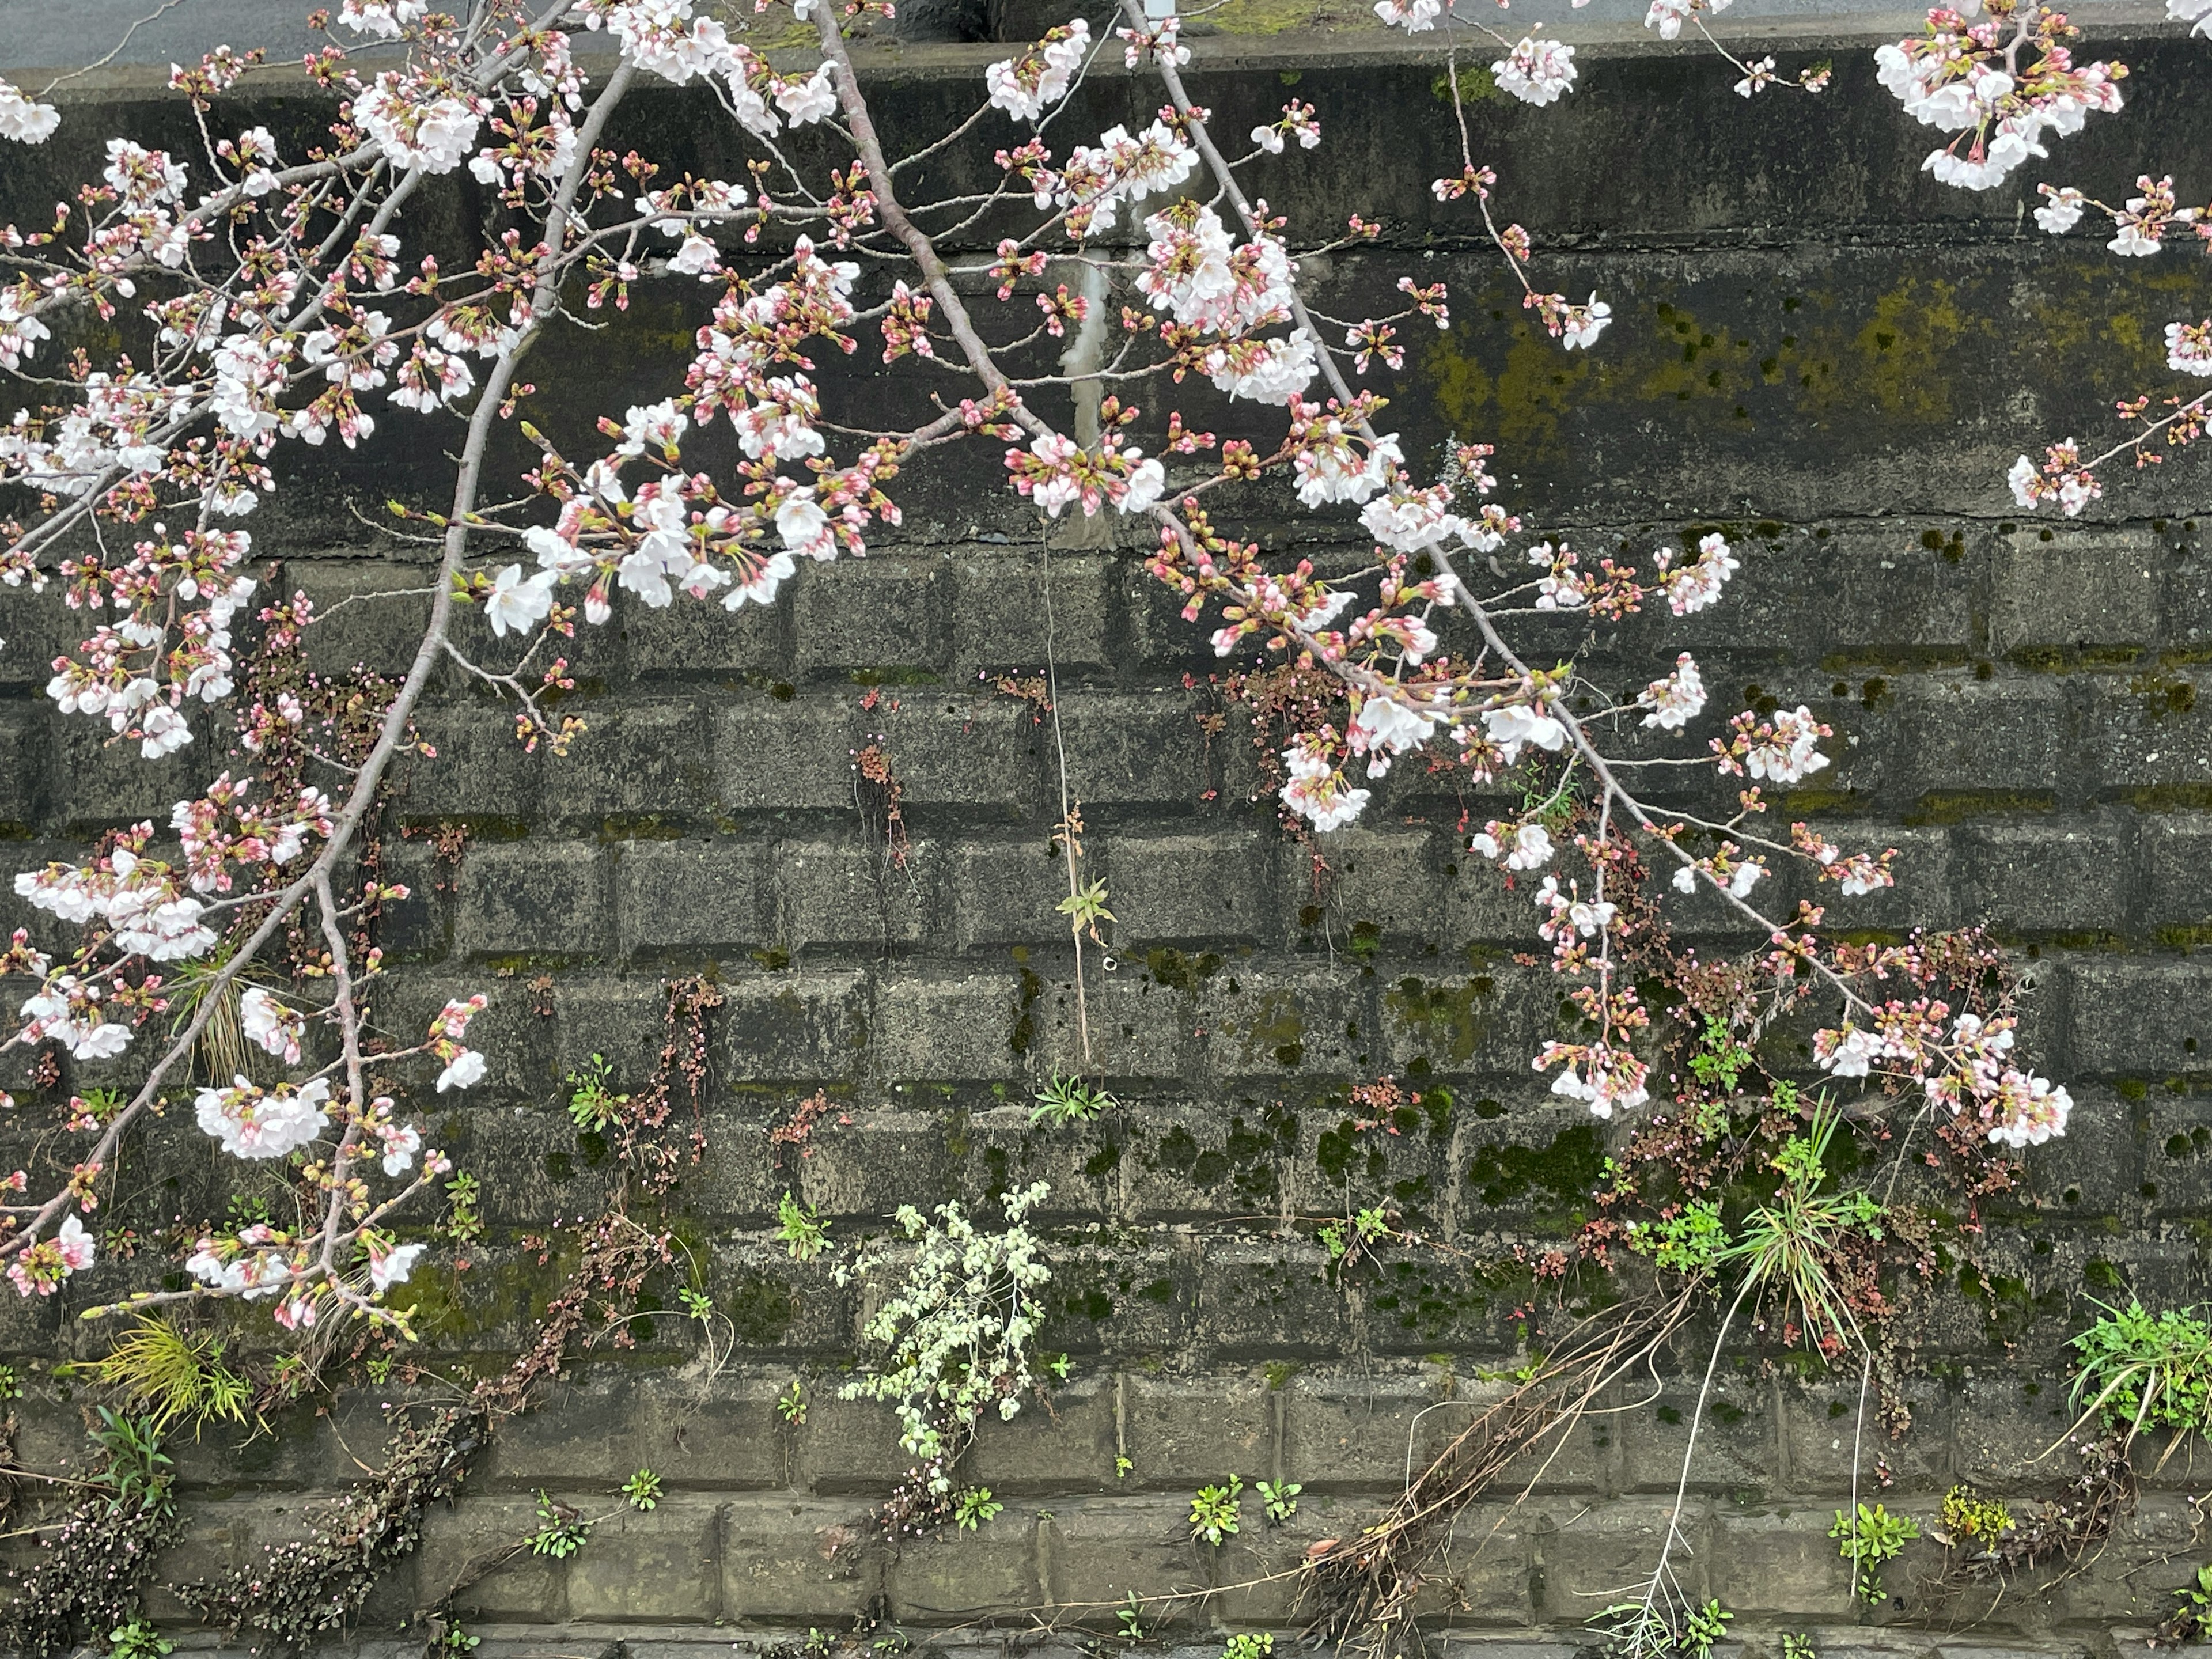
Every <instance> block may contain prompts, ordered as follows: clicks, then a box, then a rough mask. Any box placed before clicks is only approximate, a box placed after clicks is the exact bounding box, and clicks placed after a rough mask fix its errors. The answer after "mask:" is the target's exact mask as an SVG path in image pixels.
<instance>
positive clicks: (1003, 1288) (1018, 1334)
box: [835, 1181, 1052, 1534]
mask: <svg viewBox="0 0 2212 1659" xmlns="http://www.w3.org/2000/svg"><path fill="white" fill-rule="evenodd" d="M1050 1191H1051V1188H1049V1187H1048V1185H1047V1184H1046V1183H1045V1182H1041V1181H1040V1182H1033V1183H1032V1184H1031V1185H1030V1186H1028V1187H1025V1188H1018V1189H1016V1190H1012V1191H1008V1192H1006V1193H1005V1194H1001V1195H1000V1206H1001V1208H1002V1209H1003V1210H1004V1212H1005V1215H1006V1230H1005V1231H1003V1232H987V1231H982V1230H981V1229H979V1228H978V1227H977V1226H976V1225H975V1222H974V1220H973V1219H972V1218H970V1217H969V1215H968V1214H967V1212H965V1211H963V1209H962V1208H961V1206H959V1205H958V1204H957V1202H950V1201H948V1202H946V1203H944V1204H940V1205H939V1206H937V1208H936V1210H935V1211H934V1212H933V1215H931V1216H927V1217H926V1216H924V1215H923V1214H922V1213H921V1211H919V1210H917V1209H915V1207H914V1206H912V1205H910V1204H908V1205H902V1206H900V1208H899V1211H898V1223H899V1226H900V1229H901V1231H902V1232H903V1233H904V1234H905V1235H906V1238H907V1240H908V1243H910V1244H911V1245H912V1247H913V1248H912V1254H911V1255H909V1256H908V1258H907V1261H906V1264H905V1272H904V1273H903V1275H902V1278H901V1279H900V1281H899V1283H898V1284H897V1285H896V1287H895V1288H893V1289H892V1290H891V1291H890V1293H889V1294H888V1295H887V1296H885V1297H884V1300H883V1302H882V1304H880V1305H879V1306H878V1308H877V1310H876V1311H875V1313H874V1315H873V1316H872V1317H871V1318H870V1319H869V1321H868V1322H867V1324H866V1328H864V1330H863V1332H862V1335H863V1336H864V1337H865V1339H866V1340H867V1342H868V1343H869V1344H870V1345H871V1346H872V1349H873V1350H874V1352H873V1353H872V1355H871V1356H870V1357H869V1358H867V1359H866V1361H865V1363H864V1368H863V1371H862V1374H861V1375H860V1376H859V1377H857V1378H855V1379H854V1381H852V1382H850V1383H846V1384H844V1385H843V1386H842V1388H841V1389H839V1390H838V1395H839V1397H840V1398H841V1399H845V1400H878V1401H884V1403H885V1404H887V1405H889V1406H890V1407H892V1409H893V1410H894V1411H896V1413H897V1414H898V1419H899V1443H900V1445H901V1446H902V1447H903V1448H904V1449H906V1450H907V1451H908V1452H909V1453H910V1454H912V1455H914V1456H915V1457H917V1458H919V1459H920V1460H921V1462H919V1463H918V1464H917V1465H916V1466H915V1468H911V1469H909V1470H908V1472H907V1474H906V1477H905V1479H904V1480H902V1482H901V1483H900V1484H899V1486H898V1487H897V1488H896V1490H895V1491H894V1492H893V1494H892V1496H891V1498H890V1500H889V1501H888V1502H887V1503H886V1504H885V1505H884V1510H883V1511H882V1516H881V1518H882V1520H883V1522H884V1525H885V1527H886V1528H888V1529H890V1531H892V1532H895V1533H909V1534H911V1533H918V1532H921V1531H923V1530H926V1529H927V1528H929V1527H932V1526H934V1525H938V1524H941V1523H942V1522H945V1520H946V1519H948V1518H950V1517H951V1514H952V1504H953V1496H954V1480H953V1468H954V1466H955V1465H956V1464H957V1462H959V1460H960V1456H961V1455H962V1453H963V1452H964V1451H966V1449H968V1445H969V1442H970V1441H971V1440H972V1439H973V1438H974V1437H975V1429H976V1425H978V1424H979V1423H980V1422H981V1420H982V1419H983V1417H984V1416H985V1414H986V1413H990V1414H993V1415H995V1416H997V1417H999V1418H1000V1419H1009V1418H1012V1417H1013V1416H1014V1415H1015V1414H1016V1413H1018V1412H1019V1411H1020V1410H1021V1407H1022V1401H1023V1400H1024V1398H1025V1397H1026V1396H1028V1395H1031V1394H1035V1393H1039V1392H1041V1391H1042V1387H1043V1379H1042V1376H1040V1375H1039V1372H1038V1368H1037V1365H1036V1356H1035V1355H1033V1354H1032V1353H1031V1352H1030V1338H1031V1337H1032V1336H1033V1335H1035V1334H1036V1327H1037V1322H1038V1319H1039V1316H1040V1314H1041V1312H1042V1310H1041V1308H1040V1305H1039V1303H1038V1296H1039V1294H1040V1292H1041V1291H1042V1288H1043V1286H1044V1285H1046V1284H1048V1282H1049V1281H1050V1279H1051V1278H1052V1269H1051V1268H1050V1267H1048V1266H1047V1265H1046V1263H1045V1261H1044V1260H1043V1251H1042V1245H1041V1243H1040V1242H1039V1240H1038V1239H1037V1237H1036V1235H1035V1234H1034V1233H1033V1232H1031V1231H1030V1229H1029V1227H1028V1225H1027V1222H1026V1218H1027V1217H1028V1215H1029V1213H1030V1211H1031V1210H1033V1209H1035V1208H1036V1206H1038V1205H1039V1204H1042V1202H1043V1201H1044V1200H1045V1198H1046V1196H1047V1195H1048V1194H1049V1193H1050ZM888 1260H889V1255H888V1252H886V1251H884V1250H883V1249H877V1248H870V1249H864V1250H863V1251H862V1252H861V1253H860V1255H858V1256H857V1257H856V1258H855V1259H854V1261H851V1262H841V1263H839V1264H838V1267H837V1268H836V1273H835V1277H836V1279H837V1282H838V1283H839V1284H841V1285H842V1284H845V1283H848V1282H849V1281H850V1280H852V1279H854V1278H858V1277H865V1276H866V1275H868V1274H870V1273H873V1272H875V1271H876V1270H877V1269H878V1267H883V1266H884V1265H886V1263H887V1261H888Z"/></svg>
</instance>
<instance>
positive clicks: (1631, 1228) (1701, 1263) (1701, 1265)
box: [1628, 1198, 1729, 1279]
mask: <svg viewBox="0 0 2212 1659" xmlns="http://www.w3.org/2000/svg"><path fill="white" fill-rule="evenodd" d="M1628 1248H1629V1249H1632V1250H1634V1251H1635V1252H1636V1253H1637V1254H1638V1255H1647V1256H1650V1258H1651V1260H1652V1261H1654V1262H1656V1263H1657V1264H1658V1265H1659V1266H1660V1267H1665V1268H1667V1269H1668V1271H1670V1272H1673V1273H1682V1274H1686V1275H1687V1276H1688V1277H1690V1278H1692V1279H1702V1278H1704V1277H1705V1275H1706V1274H1708V1273H1711V1272H1712V1271H1713V1269H1714V1268H1715V1267H1718V1266H1719V1265H1720V1261H1721V1258H1722V1256H1723V1255H1725V1254H1726V1253H1727V1251H1728V1248H1729V1236H1728V1229H1727V1228H1726V1227H1723V1225H1721V1206H1720V1205H1719V1203H1718V1201H1717V1200H1713V1199H1710V1198H1701V1199H1697V1200H1692V1202H1690V1203H1688V1204H1686V1205H1684V1206H1682V1208H1681V1210H1680V1212H1678V1213H1676V1214H1674V1215H1671V1216H1668V1218H1665V1219H1664V1220H1662V1221H1632V1222H1630V1223H1629V1224H1628Z"/></svg>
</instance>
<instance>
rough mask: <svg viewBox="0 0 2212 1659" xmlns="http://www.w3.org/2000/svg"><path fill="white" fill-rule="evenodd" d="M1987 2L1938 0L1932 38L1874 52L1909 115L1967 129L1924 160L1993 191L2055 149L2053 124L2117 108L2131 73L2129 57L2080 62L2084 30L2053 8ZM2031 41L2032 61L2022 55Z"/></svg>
mask: <svg viewBox="0 0 2212 1659" xmlns="http://www.w3.org/2000/svg"><path fill="white" fill-rule="evenodd" d="M1987 11H1988V15H1986V16H1985V17H1984V18H1983V19H1982V20H1981V21H1978V22H1971V23H1970V22H1969V21H1967V20H1966V17H1965V16H1964V15H1961V14H1960V13H1959V12H1956V11H1952V10H1948V9H1944V8H1942V7H1938V8H1937V9H1935V10H1933V11H1931V12H1929V14H1928V27H1927V33H1926V35H1925V37H1924V38H1923V39H1919V40H1902V41H1899V43H1898V44H1896V45H1895V46H1883V47H1881V49H1880V50H1879V51H1877V52H1875V68H1876V70H1877V71H1878V73H1879V74H1880V76H1881V83H1882V85H1883V86H1885V87H1887V88H1889V90H1890V91H1891V92H1892V93H1893V94H1895V96H1896V97H1897V99H1898V100H1899V102H1900V103H1902V104H1903V105H1904V106H1905V110H1906V112H1908V113H1909V114H1911V116H1912V117H1913V118H1915V119H1916V120H1918V121H1920V122H1921V123H1922V124H1923V125H1927V126H1931V127H1935V128H1937V129H1938V130H1940V131H1944V132H1954V133H1957V134H1958V135H1959V137H1957V138H1954V139H1953V140H1952V142H1951V143H1948V144H1947V145H1946V146H1944V147H1943V148H1942V149H1938V150H1935V151H1932V152H1930V154H1929V157H1928V159H1927V161H1925V162H1924V163H1923V166H1924V167H1926V168H1927V170H1928V171H1929V172H1930V173H1934V174H1935V175H1936V178H1937V179H1941V180H1942V182H1943V183H1945V184H1947V185H1959V186H1960V187H1961V188H1963V189H1966V190H1988V189H1990V188H1991V187H1992V186H1994V185H1997V184H1999V183H2001V182H2002V180H2003V179H2005V177H2006V176H2007V175H2008V174H2009V173H2011V172H2012V171H2013V169H2014V168H2015V167H2018V166H2020V164H2021V162H2023V161H2027V158H2028V157H2029V156H2031V155H2035V156H2045V155H2049V153H2050V152H2049V151H2047V150H2045V149H2044V147H2043V145H2042V143H2040V142H2039V140H2040V139H2041V137H2042V135H2043V134H2044V133H2045V132H2051V133H2054V134H2056V135H2057V136H2058V137H2070V136H2071V135H2072V134H2074V133H2076V132H2079V131H2081V125H2082V123H2083V122H2084V121H2085V120H2087V118H2088V117H2089V116H2090V115H2091V114H2093V113H2094V112H2098V111H2100V110H2101V111H2106V112H2117V111H2118V109H2119V108H2120V106H2121V100H2120V88H2119V82H2121V81H2123V80H2124V79H2125V78H2126V76H2127V72H2128V71H2127V66H2126V65H2125V64H2107V63H2101V62H2100V63H2093V64H2075V62H2074V58H2073V53H2072V52H2071V51H2070V50H2069V48H2068V46H2067V45H2066V42H2068V41H2069V40H2074V39H2076V38H2078V37H2079V35H2080V34H2081V31H2080V30H2079V29H2077V28H2075V27H2072V26H2071V25H2069V23H2068V22H2067V21H2066V19H2065V17H2064V16H2063V15H2062V14H2060V13H2057V12H2054V11H2051V9H2049V8H2047V7H2044V6H2028V5H2023V4H2021V3H2019V0H1989V5H1988V9H1987ZM2024 48H2027V49H2033V52H2034V54H2035V61H2034V62H2033V64H2027V63H2023V62H2022V61H2021V58H2022V56H2023V49H2024ZM1962 146H1963V149H1962V148H1961V147H1962Z"/></svg>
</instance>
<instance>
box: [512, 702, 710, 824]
mask: <svg viewBox="0 0 2212 1659" xmlns="http://www.w3.org/2000/svg"><path fill="white" fill-rule="evenodd" d="M584 718H585V719H586V721H587V722H588V729H587V730H586V732H585V734H584V735H583V736H582V737H580V738H578V739H577V740H576V743H575V745H574V747H573V748H572V749H571V750H569V751H568V754H566V755H550V754H549V755H543V756H542V757H541V758H540V760H539V764H540V765H542V766H543V767H544V795H543V802H544V810H545V811H546V812H547V814H548V816H549V817H550V818H551V819H552V820H553V821H555V822H556V823H562V824H563V825H565V826H567V827H569V828H572V829H574V830H576V831H577V832H578V833H580V834H584V835H591V836H604V837H608V838H616V837H623V836H637V835H640V834H645V835H666V834H668V833H671V828H681V827H682V826H684V825H686V824H691V823H702V822H704V821H706V820H708V819H709V818H711V817H713V816H714V813H715V810H716V806H717V801H716V792H717V789H718V787H719V784H720V778H719V776H718V775H717V774H716V770H715V762H714V713H713V708H712V707H711V705H709V704H708V703H706V702H622V703H617V704H616V705H615V706H614V707H613V708H604V707H600V706H597V705H591V706H587V707H586V708H585V710H584Z"/></svg>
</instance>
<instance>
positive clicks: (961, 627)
mask: <svg viewBox="0 0 2212 1659" xmlns="http://www.w3.org/2000/svg"><path fill="white" fill-rule="evenodd" d="M1115 564H1116V561H1115V559H1114V558H1113V556H1111V555H1109V554H1103V553H1079V552H1073V551H1063V550H1057V549H1055V550H1054V551H1053V552H1052V553H1051V554H1050V555H1049V556H1042V555H1041V554H1040V552H1039V551H1038V550H1036V549H1024V550H1010V551H1000V550H993V551H991V552H988V553H985V552H981V551H979V550H975V549H973V548H963V549H961V550H958V551H957V552H956V553H955V554H954V555H953V556H952V580H953V592H954V594H955V596H956V597H955V599H954V604H953V613H952V648H953V656H954V659H955V661H956V662H957V664H958V665H959V667H960V669H961V670H962V675H961V678H963V679H964V678H969V677H971V676H972V675H974V674H975V672H976V671H980V670H985V669H988V670H991V671H994V672H995V671H1002V670H1003V671H1012V672H1014V673H1019V674H1035V673H1041V672H1042V671H1043V669H1044V666H1045V665H1046V664H1047V663H1048V662H1051V663H1054V664H1056V665H1058V667H1059V670H1060V672H1061V673H1062V674H1066V673H1067V672H1068V671H1070V670H1080V669H1084V668H1091V667H1101V666H1103V665H1105V664H1106V663H1108V662H1109V661H1110V660H1111V659H1112V653H1111V652H1110V649H1109V646H1108V643H1107V637H1108V635H1107V630H1108V627H1109V615H1108V600H1109V592H1110V589H1111V585H1112V581H1113V578H1114V573H1115Z"/></svg>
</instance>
